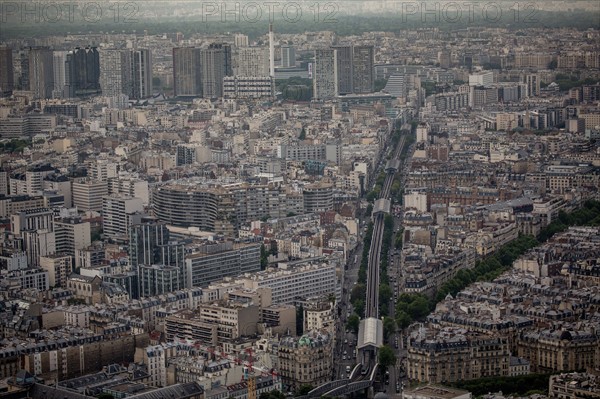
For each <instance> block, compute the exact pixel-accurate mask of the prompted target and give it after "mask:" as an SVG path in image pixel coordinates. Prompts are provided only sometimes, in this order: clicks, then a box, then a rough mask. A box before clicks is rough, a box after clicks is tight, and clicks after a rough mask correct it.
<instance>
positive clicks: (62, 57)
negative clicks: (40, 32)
mask: <svg viewBox="0 0 600 399" xmlns="http://www.w3.org/2000/svg"><path fill="white" fill-rule="evenodd" d="M67 53H68V52H67V51H55V52H54V53H53V54H52V60H53V68H54V90H53V92H52V97H53V98H66V97H70V96H69V95H68V94H66V93H65V86H66V84H67V77H66V71H65V62H66V60H67Z"/></svg>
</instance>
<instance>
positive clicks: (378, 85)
mask: <svg viewBox="0 0 600 399" xmlns="http://www.w3.org/2000/svg"><path fill="white" fill-rule="evenodd" d="M386 84H387V79H375V91H376V92H377V91H381V90H383V88H384V87H385V85H386Z"/></svg>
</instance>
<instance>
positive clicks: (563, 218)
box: [539, 200, 600, 241]
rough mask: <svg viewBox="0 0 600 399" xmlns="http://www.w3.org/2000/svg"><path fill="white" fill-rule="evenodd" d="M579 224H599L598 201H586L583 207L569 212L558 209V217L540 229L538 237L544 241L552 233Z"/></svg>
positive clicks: (599, 211)
mask: <svg viewBox="0 0 600 399" xmlns="http://www.w3.org/2000/svg"><path fill="white" fill-rule="evenodd" d="M581 225H586V226H600V201H595V200H589V201H586V202H585V203H584V204H583V207H581V208H579V209H577V210H575V211H573V212H571V213H566V212H564V211H560V212H559V213H558V219H556V220H555V221H553V222H552V223H550V224H549V225H548V226H547V227H546V228H545V229H543V230H542V232H541V233H540V235H539V239H540V241H546V240H548V239H550V237H552V236H553V235H554V234H556V233H559V232H561V231H564V230H566V229H567V228H568V227H569V226H581Z"/></svg>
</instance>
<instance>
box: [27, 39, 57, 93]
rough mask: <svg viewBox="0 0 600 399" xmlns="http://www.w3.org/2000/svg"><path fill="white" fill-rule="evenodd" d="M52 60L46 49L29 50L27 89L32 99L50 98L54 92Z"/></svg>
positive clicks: (50, 51)
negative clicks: (31, 92) (31, 94)
mask: <svg viewBox="0 0 600 399" xmlns="http://www.w3.org/2000/svg"><path fill="white" fill-rule="evenodd" d="M53 64H54V59H53V57H52V50H50V49H49V48H46V47H39V48H32V49H31V50H29V84H30V87H29V89H30V90H31V91H33V97H34V98H36V99H37V98H52V90H54V68H53Z"/></svg>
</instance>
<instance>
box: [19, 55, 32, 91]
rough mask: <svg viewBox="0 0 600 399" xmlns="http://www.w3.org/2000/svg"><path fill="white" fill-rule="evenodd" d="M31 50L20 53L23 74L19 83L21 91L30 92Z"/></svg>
mask: <svg viewBox="0 0 600 399" xmlns="http://www.w3.org/2000/svg"><path fill="white" fill-rule="evenodd" d="M29 50H30V49H29V48H26V49H22V50H20V51H19V63H20V64H21V73H20V75H19V79H18V81H17V88H18V89H19V90H29Z"/></svg>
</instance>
